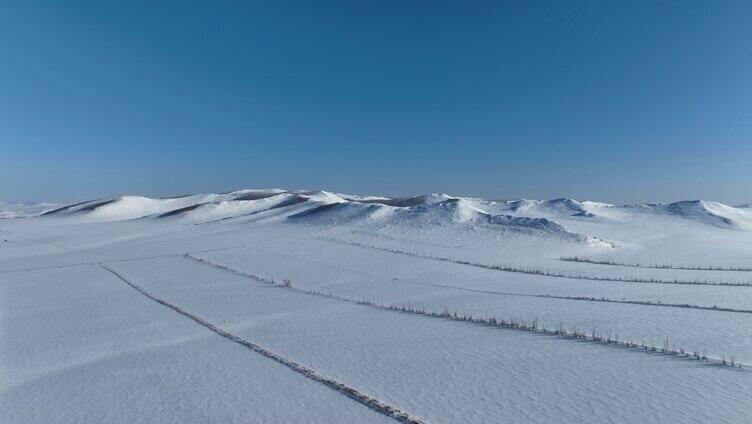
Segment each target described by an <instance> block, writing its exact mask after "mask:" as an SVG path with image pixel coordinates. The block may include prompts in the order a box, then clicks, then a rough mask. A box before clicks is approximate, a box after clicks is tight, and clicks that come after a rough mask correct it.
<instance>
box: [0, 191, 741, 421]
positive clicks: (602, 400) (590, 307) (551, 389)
mask: <svg viewBox="0 0 752 424" xmlns="http://www.w3.org/2000/svg"><path fill="white" fill-rule="evenodd" d="M0 210H6V211H13V212H12V213H13V214H14V215H12V216H17V215H15V214H18V215H22V216H29V217H28V218H26V219H2V220H0V311H1V312H0V328H2V335H1V336H0V363H2V367H0V368H2V378H0V422H19V423H20V422H23V423H45V424H47V423H49V422H97V421H106V422H121V423H130V422H139V421H144V420H146V421H154V420H156V421H182V422H313V423H327V424H328V423H348V422H359V423H360V422H391V421H394V419H395V418H396V419H397V420H398V421H401V422H425V423H429V422H430V423H441V422H446V423H454V422H463V423H464V422H467V423H474V422H478V423H480V422H515V423H539V422H562V423H592V424H595V423H602V422H650V421H655V419H656V418H655V417H660V421H661V422H668V423H682V422H687V421H693V420H694V421H698V422H719V423H738V422H745V420H746V419H747V418H748V417H749V411H750V410H752V400H750V399H752V385H750V384H749V375H748V374H749V372H750V371H749V369H750V367H752V339H750V337H749V334H748V333H749V328H750V327H751V326H752V260H751V259H750V258H752V226H751V225H750V224H751V223H752V219H750V216H751V215H752V208H750V207H749V206H737V207H732V206H728V205H724V204H720V203H716V202H709V201H685V202H676V203H666V204H637V205H612V204H606V203H598V202H590V201H578V200H574V199H567V198H561V199H553V200H526V199H520V200H509V201H497V200H487V199H478V198H469V197H460V196H452V195H447V194H428V195H420V196H414V197H399V198H392V197H385V196H353V195H347V194H338V193H331V192H325V191H308V190H281V189H267V190H237V191H231V192H227V193H218V194H197V195H188V196H181V197H172V198H148V197H143V196H133V195H128V196H112V197H108V198H103V199H96V200H92V201H88V202H83V203H78V204H74V205H66V206H59V205H58V206H57V207H56V206H55V205H12V206H7V205H3V207H2V208H0ZM38 214H41V215H40V216H33V215H38ZM739 364H742V370H741V371H738V366H739ZM732 367H733V368H734V370H732V369H731V368H732ZM625 381H628V383H629V384H625ZM134 388H139V390H134ZM615 390H616V391H615ZM718 405H722V406H721V407H719V406H718ZM145 417H146V418H145Z"/></svg>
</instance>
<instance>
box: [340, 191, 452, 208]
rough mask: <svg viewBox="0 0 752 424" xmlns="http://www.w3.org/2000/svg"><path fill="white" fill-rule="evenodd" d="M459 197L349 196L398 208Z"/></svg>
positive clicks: (356, 199) (431, 203) (361, 200)
mask: <svg viewBox="0 0 752 424" xmlns="http://www.w3.org/2000/svg"><path fill="white" fill-rule="evenodd" d="M457 199H458V198H456V197H452V196H449V195H448V194H424V195H422V196H414V197H394V198H389V197H352V196H351V197H349V198H348V200H352V201H356V202H360V203H379V204H382V205H386V206H394V207H398V208H408V207H412V206H419V205H433V204H437V203H442V202H446V201H453V200H457Z"/></svg>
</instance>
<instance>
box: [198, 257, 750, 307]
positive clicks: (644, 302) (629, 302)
mask: <svg viewBox="0 0 752 424" xmlns="http://www.w3.org/2000/svg"><path fill="white" fill-rule="evenodd" d="M238 249H246V250H256V251H259V252H263V253H267V254H273V255H278V256H279V255H281V256H285V257H289V258H293V259H295V260H303V261H308V262H313V263H317V262H318V261H315V260H312V259H305V258H300V257H297V256H294V255H288V254H284V253H278V252H273V251H268V250H264V249H259V248H254V247H248V246H242V247H238ZM198 253H205V252H190V254H198ZM183 256H184V255H183ZM324 265H325V266H327V267H331V268H337V269H343V270H347V271H351V272H355V273H358V274H363V275H368V276H372V277H376V278H384V276H382V275H377V274H372V273H369V272H365V271H362V270H358V269H353V268H348V267H344V266H339V265H331V264H324ZM391 279H392V280H394V281H400V282H402V283H405V284H412V285H418V286H428V287H438V288H443V289H453V290H462V291H469V292H473V293H485V294H493V295H499V296H518V297H532V298H542V299H560V300H572V301H583V302H605V303H620V304H627V305H642V306H658V307H668V308H686V309H699V310H708V311H720V312H732V313H743V314H752V309H737V308H730V307H723V306H717V305H713V306H701V305H693V304H689V303H665V302H660V301H650V300H627V299H622V300H618V299H609V298H606V297H592V296H563V295H561V296H559V295H551V294H534V293H519V292H505V291H498V290H484V289H474V288H470V287H463V286H452V285H448V284H439V283H426V282H423V281H416V280H406V279H404V278H394V277H391Z"/></svg>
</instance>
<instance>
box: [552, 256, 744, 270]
mask: <svg viewBox="0 0 752 424" xmlns="http://www.w3.org/2000/svg"><path fill="white" fill-rule="evenodd" d="M559 260H560V261H564V262H580V263H586V264H595V265H612V266H623V267H628V268H653V269H677V270H687V271H737V272H752V267H743V266H739V267H736V266H729V267H724V266H684V265H665V264H647V265H643V264H639V263H630V262H619V261H611V260H608V259H592V258H584V257H580V256H565V257H562V258H559Z"/></svg>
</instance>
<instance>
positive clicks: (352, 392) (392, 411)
mask: <svg viewBox="0 0 752 424" xmlns="http://www.w3.org/2000/svg"><path fill="white" fill-rule="evenodd" d="M185 257H189V256H187V254H186V256H185ZM100 266H101V267H102V268H104V269H106V270H107V271H109V272H111V273H112V274H113V275H115V276H116V277H117V278H118V279H120V280H121V281H123V282H124V283H125V284H127V285H128V286H130V287H131V288H133V289H134V290H136V291H137V292H139V293H141V294H142V295H144V296H146V297H147V298H149V299H151V300H153V301H154V302H157V303H159V304H160V305H162V306H165V307H167V308H169V309H172V310H173V311H175V312H177V313H179V314H180V315H183V316H184V317H186V318H189V319H191V320H193V321H194V322H196V323H197V324H199V325H201V326H203V327H205V328H207V329H209V330H211V331H212V332H214V333H215V334H217V335H219V336H222V337H224V338H226V339H228V340H230V341H233V342H235V343H238V344H240V345H242V346H245V347H247V348H248V349H250V350H252V351H254V352H256V353H258V354H260V355H262V356H265V357H267V358H269V359H272V360H274V361H276V362H277V363H280V364H282V365H284V366H286V367H287V368H290V369H291V370H293V371H295V372H297V373H298V374H301V375H303V376H304V377H306V378H308V379H310V380H313V381H315V382H317V383H321V384H323V385H325V386H326V387H329V388H330V389H333V390H336V391H338V392H340V393H342V394H344V395H345V396H347V397H349V398H350V399H353V400H355V401H357V402H359V403H361V404H363V405H365V406H367V407H368V408H370V409H372V410H374V411H376V412H379V413H381V414H384V415H386V416H388V417H390V418H393V419H395V420H397V421H399V422H401V423H406V424H425V423H424V421H421V420H420V419H418V418H416V417H413V416H411V415H410V414H408V413H406V412H404V411H402V410H400V409H399V408H397V407H395V406H391V405H388V404H386V403H384V402H382V401H380V400H378V399H375V398H372V397H370V396H368V395H366V394H364V393H361V392H359V391H358V390H356V389H354V388H352V387H350V386H347V385H345V384H343V383H340V382H338V381H336V380H333V379H331V378H328V377H325V376H323V375H321V374H319V373H317V372H316V371H314V370H312V369H310V368H306V367H305V366H303V365H300V364H298V363H297V362H294V361H292V360H290V359H287V358H285V357H283V356H280V355H278V354H276V353H274V352H272V351H270V350H268V349H266V348H264V347H262V346H261V345H258V344H256V343H254V342H252V341H249V340H246V339H243V338H241V337H239V336H236V335H234V334H232V333H230V332H228V331H225V330H223V329H222V328H220V327H217V326H216V325H214V324H212V323H210V322H209V321H207V320H205V319H203V318H201V317H200V316H198V315H195V314H193V313H191V312H188V311H187V310H185V309H183V308H181V307H180V306H177V305H175V304H173V303H170V302H168V301H167V300H164V299H161V298H159V297H157V296H155V295H153V294H151V293H149V292H148V291H146V290H144V289H143V288H141V287H140V286H139V285H137V284H135V283H133V282H131V281H129V280H128V279H126V278H125V277H124V276H123V275H122V274H120V273H118V272H117V271H115V270H113V269H111V268H109V267H107V266H106V265H104V264H102V265H100Z"/></svg>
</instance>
